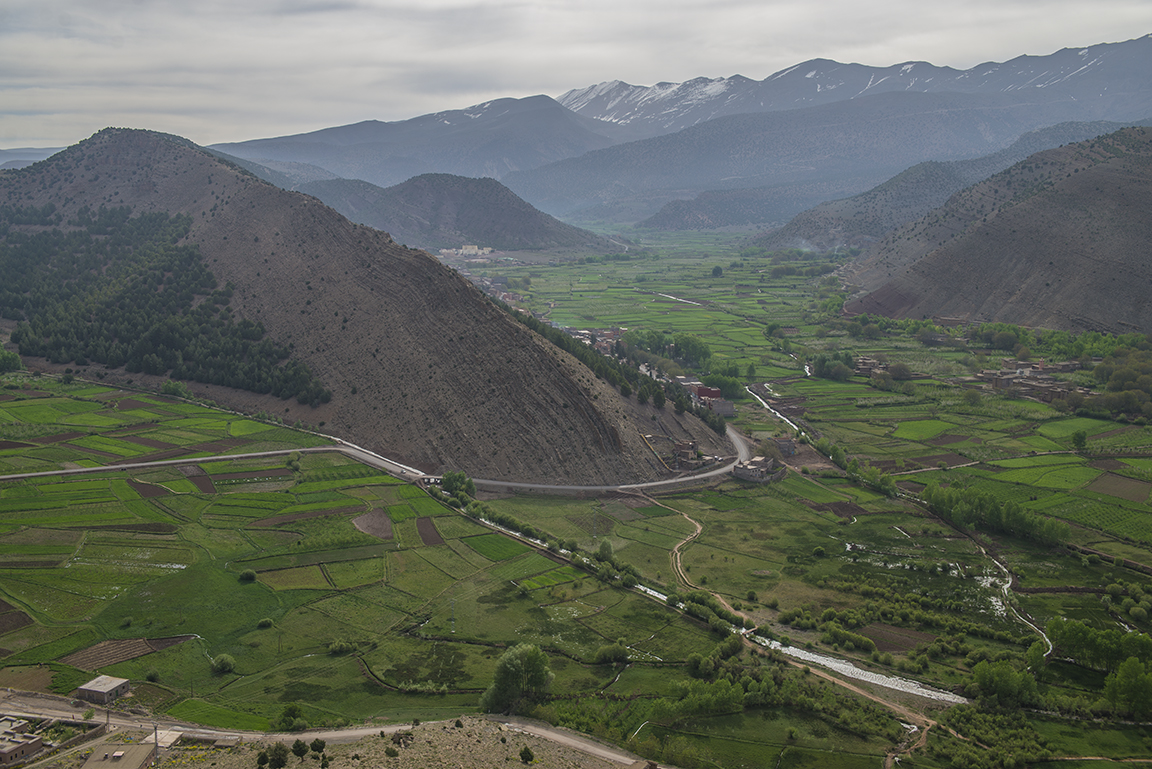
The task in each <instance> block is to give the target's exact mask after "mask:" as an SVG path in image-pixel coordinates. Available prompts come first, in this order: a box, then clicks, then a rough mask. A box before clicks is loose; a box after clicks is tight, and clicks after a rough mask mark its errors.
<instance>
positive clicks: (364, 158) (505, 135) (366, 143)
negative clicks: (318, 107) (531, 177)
mask: <svg viewBox="0 0 1152 769" xmlns="http://www.w3.org/2000/svg"><path fill="white" fill-rule="evenodd" d="M620 133H621V131H620V129H619V128H616V127H615V126H612V125H610V124H606V123H602V122H599V121H595V120H590V119H588V118H585V117H581V116H579V115H577V114H575V113H573V112H571V111H569V110H567V109H565V108H564V107H562V106H560V105H559V104H558V103H556V102H555V101H554V100H553V99H551V98H549V97H547V96H532V97H529V98H526V99H497V100H496V101H491V102H487V103H485V104H478V105H476V106H474V107H469V108H467V109H463V110H449V111H447V112H437V113H434V114H431V115H422V116H420V117H415V118H412V119H410V120H403V121H399V122H394V123H382V122H380V121H377V120H368V121H365V122H363V123H356V124H354V125H347V126H340V127H336V128H325V129H323V130H321V131H313V132H312V133H306V134H299V135H296V136H285V137H280V138H274V139H254V140H252V141H246V142H239V143H235V144H217V145H213V147H212V149H215V150H219V151H221V152H224V153H227V154H228V155H233V156H236V157H239V158H244V159H246V160H253V161H256V162H258V163H261V164H263V165H266V166H269V167H272V168H276V167H277V166H276V164H277V163H292V164H306V165H311V166H316V167H318V168H320V169H323V170H325V171H328V172H330V173H332V174H334V175H335V176H339V177H343V178H346V179H363V180H364V181H368V182H371V183H372V184H375V185H377V186H380V187H389V186H392V185H394V184H399V183H400V182H402V181H404V180H406V179H410V178H411V177H413V176H418V175H420V174H426V173H451V174H458V175H460V176H491V177H493V178H496V179H499V178H501V177H503V176H504V175H505V174H507V173H508V172H510V171H515V170H518V169H524V168H535V167H536V166H539V165H543V164H545V163H550V162H552V161H555V160H560V159H562V158H568V157H573V156H575V155H581V154H583V153H585V152H587V151H588V150H593V149H600V148H602V147H607V146H609V145H611V144H614V143H616V141H618V138H616V137H618V136H619V135H620ZM278 170H283V169H278ZM310 181H311V180H310Z"/></svg>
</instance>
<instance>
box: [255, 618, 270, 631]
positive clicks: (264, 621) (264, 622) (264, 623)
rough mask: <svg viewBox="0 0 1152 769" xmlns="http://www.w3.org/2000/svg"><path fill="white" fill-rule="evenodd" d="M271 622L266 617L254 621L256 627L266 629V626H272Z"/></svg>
mask: <svg viewBox="0 0 1152 769" xmlns="http://www.w3.org/2000/svg"><path fill="white" fill-rule="evenodd" d="M272 624H273V623H272V620H271V619H269V618H268V617H265V618H264V619H262V620H260V621H259V622H257V623H256V627H258V628H260V629H261V630H267V629H268V628H270V627H272Z"/></svg>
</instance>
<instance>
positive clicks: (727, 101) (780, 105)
mask: <svg viewBox="0 0 1152 769" xmlns="http://www.w3.org/2000/svg"><path fill="white" fill-rule="evenodd" d="M1150 48H1152V35H1145V36H1144V37H1142V38H1139V39H1136V40H1130V41H1128V42H1126V43H1105V44H1102V45H1093V46H1089V47H1088V48H1065V49H1063V50H1060V51H1057V52H1056V53H1054V54H1051V55H1049V56H1019V57H1017V58H1015V59H1012V60H1011V61H1007V62H1004V63H1002V64H1001V63H996V62H987V63H984V64H979V65H977V66H975V67H972V68H971V69H967V70H957V69H952V68H951V67H937V66H934V65H932V64H929V63H927V62H922V61H920V62H905V63H902V64H894V65H892V66H890V67H869V66H865V65H863V64H841V63H840V62H836V61H830V60H828V59H812V60H810V61H806V62H803V63H801V64H797V65H795V66H792V67H788V68H787V69H784V70H781V71H780V72H777V73H775V74H773V75H769V76H768V77H766V78H764V79H763V80H750V79H749V78H746V77H743V76H740V75H736V76H734V77H725V78H696V79H694V80H689V81H687V82H684V83H657V84H656V85H654V86H635V85H629V84H628V83H622V82H620V81H619V80H613V81H609V82H606V83H599V84H597V85H593V86H588V87H587V88H579V89H575V90H571V91H568V92H567V93H565V94H563V95H561V96H560V97H559V99H558V101H559V102H560V103H561V104H563V105H564V106H565V107H567V108H568V109H570V110H572V111H573V112H575V113H577V114H579V115H583V116H584V117H590V118H594V119H596V120H600V121H604V122H609V123H614V124H616V125H620V126H624V127H627V128H628V129H629V130H631V131H633V132H634V134H635V135H636V138H642V137H644V136H656V135H659V134H665V133H674V132H676V131H680V130H683V129H685V128H688V127H689V126H693V125H697V124H698V123H703V122H705V121H708V120H714V119H716V118H718V117H724V116H726V115H738V114H745V113H753V112H776V111H781V110H791V109H800V108H803V107H812V106H816V105H820V104H833V103H835V102H842V101H849V100H852V99H859V98H860V97H863V96H874V95H876V94H879V93H893V92H904V93H966V94H976V93H979V94H994V93H1017V94H1028V98H1030V99H1035V98H1041V99H1043V100H1045V101H1047V100H1051V99H1064V100H1074V101H1078V102H1084V101H1097V100H1099V99H1101V98H1106V99H1107V100H1108V101H1109V102H1110V105H1109V107H1108V110H1109V111H1110V112H1113V113H1116V114H1123V115H1125V116H1126V117H1130V118H1135V117H1146V116H1148V115H1149V114H1152V111H1150V110H1149V107H1150V104H1149V101H1148V88H1149V84H1148V77H1147V72H1148V70H1147V66H1148V61H1149V49H1150Z"/></svg>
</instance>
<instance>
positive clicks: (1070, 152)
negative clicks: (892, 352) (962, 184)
mask: <svg viewBox="0 0 1152 769" xmlns="http://www.w3.org/2000/svg"><path fill="white" fill-rule="evenodd" d="M1150 207H1152V130H1149V129H1147V128H1130V129H1124V130H1122V131H1117V132H1116V133H1113V134H1109V135H1107V136H1103V137H1099V138H1097V139H1093V140H1090V141H1085V142H1080V143H1077V144H1070V145H1067V146H1064V147H1059V148H1056V149H1052V150H1047V151H1045V152H1041V153H1037V154H1035V155H1032V156H1030V157H1029V158H1027V159H1025V160H1023V161H1021V162H1019V163H1017V164H1015V165H1014V166H1012V167H1011V168H1009V169H1007V170H1005V171H1003V172H1001V173H999V174H997V175H995V176H993V177H991V178H989V179H988V180H986V181H984V182H981V183H980V184H977V185H975V186H972V187H969V188H967V189H965V190H963V191H961V192H959V193H957V194H956V195H954V196H953V197H952V198H951V199H950V200H949V201H948V202H947V203H946V204H945V205H943V206H941V207H940V208H938V209H936V210H934V211H932V212H930V213H929V214H927V215H926V216H924V217H922V218H920V219H918V220H916V221H914V222H911V223H909V224H908V225H906V226H904V227H901V228H900V229H898V230H895V231H894V232H893V233H891V234H890V235H888V236H886V237H885V238H884V239H883V240H881V241H879V242H878V243H877V244H876V245H875V246H873V247H872V248H870V249H869V250H868V251H867V252H865V253H864V254H862V255H861V257H860V258H859V259H858V260H857V261H856V262H855V263H854V264H852V265H850V266H849V267H848V268H847V269H846V270H845V277H846V279H847V280H848V281H849V282H850V283H852V284H854V285H856V286H859V287H861V288H862V289H863V290H864V291H865V292H866V293H864V294H862V295H860V296H858V297H856V298H855V299H853V300H852V301H851V302H849V304H848V305H846V307H845V309H846V310H847V311H849V312H857V313H858V312H869V313H879V314H882V315H889V316H899V317H913V318H920V317H930V316H948V317H960V318H964V319H968V320H973V321H1005V322H1010V323H1017V324H1021V325H1029V326H1040V327H1046V328H1062V329H1072V330H1076V329H1092V330H1105V331H1113V332H1130V331H1148V330H1149V329H1152V306H1150V305H1149V304H1148V301H1147V297H1148V292H1149V289H1150V288H1152V264H1149V262H1148V260H1147V256H1146V252H1147V247H1148V243H1149V242H1152V219H1150V218H1149V216H1148V211H1149V209H1150Z"/></svg>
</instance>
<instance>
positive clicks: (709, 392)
mask: <svg viewBox="0 0 1152 769" xmlns="http://www.w3.org/2000/svg"><path fill="white" fill-rule="evenodd" d="M675 381H676V384H678V385H680V386H681V387H682V388H684V392H686V393H687V394H688V396H689V397H690V398H691V399H692V405H694V406H703V407H704V408H706V409H708V410H710V411H715V412H716V413H717V414H719V415H720V416H722V417H732V416H736V405H735V404H734V403H732V401H730V400H725V399H724V398H722V397H720V390H719V388H716V387H709V386H708V385H706V384H704V383H703V382H701V381H700V380H699V379H693V378H692V377H687V376H678V377H676V379H675Z"/></svg>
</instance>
